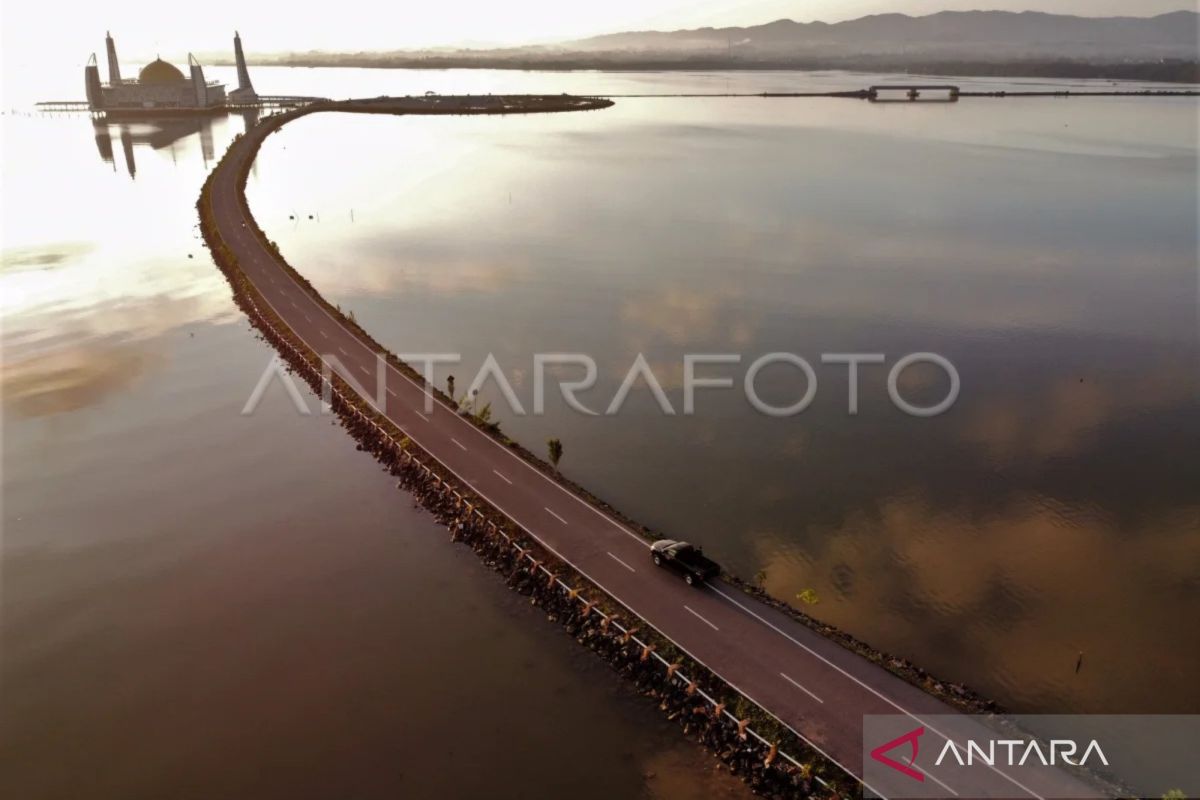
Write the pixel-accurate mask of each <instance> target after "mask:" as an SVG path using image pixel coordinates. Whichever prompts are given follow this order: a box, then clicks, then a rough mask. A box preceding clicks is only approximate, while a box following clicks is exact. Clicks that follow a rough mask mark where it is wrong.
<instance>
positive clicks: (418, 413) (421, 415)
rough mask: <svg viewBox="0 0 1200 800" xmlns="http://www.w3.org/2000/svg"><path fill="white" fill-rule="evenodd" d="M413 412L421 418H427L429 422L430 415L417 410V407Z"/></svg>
mask: <svg viewBox="0 0 1200 800" xmlns="http://www.w3.org/2000/svg"><path fill="white" fill-rule="evenodd" d="M413 413H414V414H416V415H417V416H418V417H420V418H421V419H423V420H425V421H426V422H429V417H427V416H425V415H424V414H422V413H421V412H420V411H417V410H416V409H415V408H414V409H413Z"/></svg>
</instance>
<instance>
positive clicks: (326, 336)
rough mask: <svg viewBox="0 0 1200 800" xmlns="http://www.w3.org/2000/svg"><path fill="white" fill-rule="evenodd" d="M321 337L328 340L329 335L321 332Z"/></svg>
mask: <svg viewBox="0 0 1200 800" xmlns="http://www.w3.org/2000/svg"><path fill="white" fill-rule="evenodd" d="M321 335H322V336H324V337H325V338H326V339H328V338H329V334H328V333H326V332H325V331H321Z"/></svg>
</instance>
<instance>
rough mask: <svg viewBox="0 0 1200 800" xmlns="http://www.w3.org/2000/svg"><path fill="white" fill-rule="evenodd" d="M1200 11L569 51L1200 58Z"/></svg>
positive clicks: (818, 28)
mask: <svg viewBox="0 0 1200 800" xmlns="http://www.w3.org/2000/svg"><path fill="white" fill-rule="evenodd" d="M1198 41H1200V14H1197V13H1196V12H1193V11H1177V12H1174V13H1171V14H1162V15H1160V16H1157V17H1074V16H1066V15H1062V14H1043V13H1040V12H1036V11H1024V12H1020V13H1015V12H1009V11H942V12H940V13H937V14H930V15H928V16H924V17H910V16H908V15H906V14H876V15H873V16H869V17H862V18H860V19H853V20H848V21H846V22H836V23H832V24H831V23H825V22H793V21H792V20H790V19H781V20H776V21H775V22H769V23H767V24H765V25H754V26H751V27H748V28H698V29H695V30H680V31H669V32H664V31H636V32H629V33H613V34H608V35H605V36H594V37H591V38H589V39H581V40H579V41H574V42H569V43H565V44H563V45H561V46H560V49H561V50H564V51H568V52H580V53H591V52H597V51H599V52H613V51H625V52H637V53H643V54H645V53H666V52H671V53H675V54H680V53H694V54H700V53H713V52H721V51H724V52H725V53H726V54H730V53H732V54H734V55H740V56H742V57H747V56H751V55H756V56H760V57H761V56H769V57H778V56H780V55H792V56H817V55H828V54H838V55H842V56H845V55H852V54H871V55H881V54H896V53H909V54H914V53H936V54H940V55H947V56H951V55H952V56H955V57H962V56H971V57H974V58H978V57H984V58H1011V57H1014V56H1017V57H1032V58H1047V57H1052V58H1095V57H1104V58H1130V57H1134V58H1164V57H1170V58H1195V57H1196V55H1197V48H1198Z"/></svg>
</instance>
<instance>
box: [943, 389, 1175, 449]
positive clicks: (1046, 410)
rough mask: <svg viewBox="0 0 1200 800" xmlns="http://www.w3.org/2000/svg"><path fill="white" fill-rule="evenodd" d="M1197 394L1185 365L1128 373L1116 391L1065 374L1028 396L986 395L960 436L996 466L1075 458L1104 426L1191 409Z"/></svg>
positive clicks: (1026, 391)
mask: <svg viewBox="0 0 1200 800" xmlns="http://www.w3.org/2000/svg"><path fill="white" fill-rule="evenodd" d="M1196 392H1197V383H1196V377H1195V375H1194V374H1193V373H1192V372H1191V371H1190V369H1189V367H1188V366H1184V367H1182V368H1180V367H1170V366H1156V367H1151V368H1148V369H1144V370H1141V371H1136V372H1129V373H1127V374H1126V375H1125V376H1124V379H1123V380H1121V381H1119V383H1118V385H1117V386H1116V387H1114V386H1113V385H1112V384H1111V383H1108V382H1104V383H1102V382H1099V381H1096V380H1094V379H1093V380H1088V379H1085V378H1078V377H1075V376H1074V375H1066V376H1063V377H1060V378H1055V379H1052V380H1051V381H1050V382H1049V383H1048V384H1047V385H1045V386H1041V387H1037V389H1036V390H1035V391H1033V392H1031V390H1030V387H1028V386H1022V387H1020V388H1019V389H1010V390H1008V391H1004V390H1000V391H999V392H989V394H988V395H987V396H986V397H983V398H981V399H980V400H979V402H978V403H977V404H975V406H974V407H973V408H972V410H971V411H970V413H969V414H968V416H967V417H966V419H965V420H964V421H963V423H962V426H961V429H960V436H961V437H962V439H963V440H964V441H966V442H970V443H972V444H975V445H979V446H980V447H982V448H983V449H984V450H985V451H986V452H987V454H988V456H989V458H990V459H991V460H993V461H995V462H998V463H1005V462H1011V461H1014V460H1033V461H1040V460H1044V459H1048V458H1057V457H1062V456H1069V455H1076V454H1078V452H1079V451H1080V450H1082V449H1084V448H1085V446H1086V445H1087V444H1088V443H1089V442H1091V443H1094V439H1095V435H1096V433H1097V432H1098V431H1099V430H1100V429H1101V428H1103V427H1104V426H1106V425H1113V424H1118V423H1120V422H1121V421H1122V419H1123V418H1125V417H1130V416H1136V415H1143V414H1154V413H1156V412H1159V411H1164V410H1167V409H1170V408H1172V407H1181V406H1186V405H1187V404H1189V403H1193V404H1194V403H1196V402H1197V393H1196ZM1031 394H1032V397H1031V396H1030V395H1031Z"/></svg>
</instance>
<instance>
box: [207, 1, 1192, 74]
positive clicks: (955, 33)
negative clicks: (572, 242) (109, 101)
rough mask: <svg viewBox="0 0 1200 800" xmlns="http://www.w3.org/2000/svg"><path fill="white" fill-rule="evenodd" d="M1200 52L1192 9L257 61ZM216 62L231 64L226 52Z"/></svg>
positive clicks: (1053, 64)
mask: <svg viewBox="0 0 1200 800" xmlns="http://www.w3.org/2000/svg"><path fill="white" fill-rule="evenodd" d="M1198 51H1200V14H1197V13H1196V12H1194V11H1177V12H1174V13H1170V14H1162V15H1160V16H1156V17H1075V16H1066V15H1062V14H1044V13H1040V12H1036V11H1025V12H1019V13H1017V12H1009V11H943V12H940V13H936V14H930V15H928V16H921V17H910V16H908V15H906V14H877V15H874V16H869V17H862V18H860V19H854V20H848V21H845V22H837V23H825V22H793V21H792V20H789V19H781V20H777V21H775V22H769V23H767V24H765V25H753V26H750V27H744V28H697V29H695V30H679V31H633V32H627V33H611V34H606V35H603V36H593V37H591V38H587V39H580V40H577V41H570V42H562V43H557V44H543V45H530V46H526V47H505V48H492V49H473V48H458V49H452V48H437V49H429V50H415V51H414V50H392V51H386V52H358V53H329V52H320V51H309V52H305V53H278V54H271V55H258V56H253V55H252V56H251V61H253V62H254V63H258V64H287V65H293V66H358V67H403V68H410V69H411V68H437V69H445V68H455V67H458V68H464V67H465V68H471V67H475V68H491V69H559V70H567V69H606V70H622V69H623V70H662V69H705V70H714V69H811V70H816V69H845V70H862V71H874V72H913V73H925V74H943V75H1002V76H1014V77H1015V76H1041V77H1063V78H1111V79H1113V80H1117V79H1126V80H1147V81H1175V82H1188V83H1197V82H1200V63H1198V58H1200V52H1198ZM224 58H227V56H224ZM213 63H225V62H224V61H223V60H222V57H221V56H218V57H217V58H215V59H214V60H213Z"/></svg>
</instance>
